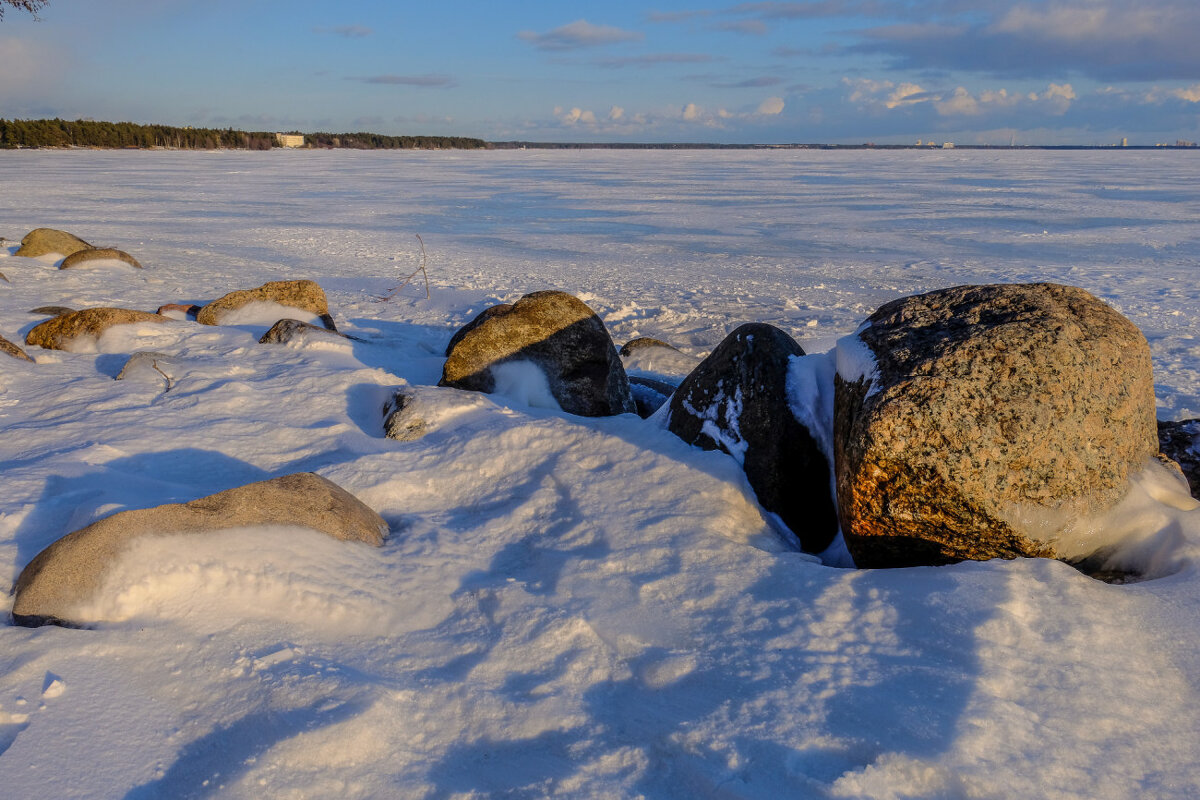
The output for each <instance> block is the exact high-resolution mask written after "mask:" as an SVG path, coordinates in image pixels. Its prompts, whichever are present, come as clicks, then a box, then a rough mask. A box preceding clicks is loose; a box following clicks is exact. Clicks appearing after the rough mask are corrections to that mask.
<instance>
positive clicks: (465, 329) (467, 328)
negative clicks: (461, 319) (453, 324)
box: [446, 303, 512, 358]
mask: <svg viewBox="0 0 1200 800" xmlns="http://www.w3.org/2000/svg"><path fill="white" fill-rule="evenodd" d="M510 310H512V303H499V304H497V305H494V306H489V307H487V308H485V309H484V310H483V311H481V312H479V315H478V316H476V317H475V319H473V320H471V321H470V322H468V323H467V324H466V325H463V326H462V327H461V328H459V329H458V330H457V331H455V332H454V335H453V336H451V337H450V342H449V344H447V345H446V358H449V357H450V353H451V352H452V351H453V350H454V348H455V346H457V345H458V343H459V342H461V341H462V339H463V337H464V336H466V335H467V334H468V333H470V332H471V331H473V330H475V329H476V328H478V327H479V326H480V325H482V324H483V323H485V322H487V321H488V320H489V319H491V318H492V317H494V316H497V315H499V314H507V313H508V312H509V311H510Z"/></svg>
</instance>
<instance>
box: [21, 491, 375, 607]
mask: <svg viewBox="0 0 1200 800" xmlns="http://www.w3.org/2000/svg"><path fill="white" fill-rule="evenodd" d="M262 525H285V526H294V527H301V528H309V529H312V530H315V531H319V532H321V533H325V534H328V535H330V536H332V537H333V538H335V539H340V540H343V541H353V542H365V543H366V544H369V545H373V546H375V547H379V546H380V545H382V544H383V537H384V535H385V534H386V532H387V523H385V522H384V521H383V519H382V518H381V517H380V516H379V515H378V514H376V513H375V512H374V511H372V510H371V509H369V508H367V506H365V505H363V504H362V503H361V502H360V501H359V500H358V499H357V498H356V497H354V496H353V495H352V494H350V493H349V492H347V491H345V490H344V489H342V488H341V487H339V486H337V485H336V484H334V483H332V482H330V481H328V480H326V479H325V478H322V477H321V476H319V475H316V474H314V473H311V472H302V473H297V474H294V475H285V476H283V477H281V478H274V479H272V480H267V481H259V482H257V483H251V484H247V485H245V486H240V487H238V488H236V489H229V490H228V491H224V492H220V493H218V494H214V495H209V496H208V497H202V498H200V499H198V500H193V501H191V502H190V503H172V504H168V505H163V506H158V507H156V508H147V509H140V510H136V511H122V512H119V513H117V514H113V515H112V516H109V517H105V518H104V519H101V520H99V521H97V522H93V523H92V524H91V525H88V526H87V527H86V528H82V529H80V530H77V531H75V532H74V533H69V534H67V535H66V536H64V537H63V538H61V539H59V540H58V541H57V542H55V543H54V544H52V545H50V546H49V547H47V548H46V549H45V550H43V551H42V552H40V553H38V554H37V556H36V557H35V558H34V559H33V561H31V562H29V565H28V566H27V567H25V569H24V570H22V572H21V575H20V577H19V578H17V585H16V590H15V595H16V597H15V599H14V601H13V611H12V613H13V621H14V622H16V623H17V624H18V625H25V626H28V627H36V626H38V625H45V624H59V625H74V624H78V622H77V621H76V620H75V619H74V618H73V614H74V613H75V612H76V609H78V608H79V607H80V605H81V604H83V603H85V602H87V601H88V600H90V599H91V598H92V597H93V596H94V595H95V593H96V591H97V590H98V589H99V588H100V587H101V586H102V584H103V581H104V577H105V573H106V572H107V570H108V569H109V568H110V566H112V564H113V563H114V562H115V561H116V560H117V558H118V556H119V555H120V553H121V551H122V550H123V549H124V548H125V547H127V546H128V545H129V544H130V543H131V542H133V541H134V540H135V539H139V538H141V537H146V536H162V535H168V534H180V533H187V534H201V533H206V532H212V531H221V530H230V529H234V528H249V527H254V526H262Z"/></svg>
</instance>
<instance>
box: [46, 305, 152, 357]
mask: <svg viewBox="0 0 1200 800" xmlns="http://www.w3.org/2000/svg"><path fill="white" fill-rule="evenodd" d="M165 321H166V320H165V318H164V317H160V316H159V315H157V314H151V313H150V312H148V311H134V310H132V309H129V308H85V309H83V310H82V311H72V312H71V313H69V314H63V315H62V316H58V317H54V318H53V319H48V320H46V321H45V322H43V323H42V324H40V325H37V326H35V327H34V328H33V330H31V331H30V332H29V333H28V334H26V336H25V344H28V345H36V346H38V347H45V348H46V349H47V350H65V349H67V347H68V346H69V344H70V342H71V341H72V340H73V339H76V338H78V337H80V336H100V335H101V334H103V333H104V332H105V331H106V330H108V329H109V328H111V327H113V326H114V325H128V324H129V323H131V322H165Z"/></svg>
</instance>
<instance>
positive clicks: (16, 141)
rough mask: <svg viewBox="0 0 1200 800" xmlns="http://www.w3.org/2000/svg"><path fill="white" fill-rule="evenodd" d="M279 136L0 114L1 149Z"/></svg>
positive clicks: (350, 140) (342, 138)
mask: <svg viewBox="0 0 1200 800" xmlns="http://www.w3.org/2000/svg"><path fill="white" fill-rule="evenodd" d="M304 144H305V146H306V147H344V148H351V149H354V150H414V149H425V150H442V149H477V148H481V147H488V146H489V145H488V143H487V142H485V141H483V140H482V139H468V138H465V137H461V136H383V135H381V134H378V133H337V134H334V133H310V134H304ZM279 146H280V142H279V141H278V137H276V135H275V134H274V133H272V132H268V131H239V130H234V129H233V128H227V129H223V130H222V129H219V128H176V127H173V126H170V125H139V124H137V123H134V122H95V121H93V120H82V119H79V120H74V121H71V120H64V119H13V120H8V119H0V148H14V147H106V148H125V147H132V148H150V147H170V148H177V149H180V150H219V149H230V150H270V149H271V148H272V147H279Z"/></svg>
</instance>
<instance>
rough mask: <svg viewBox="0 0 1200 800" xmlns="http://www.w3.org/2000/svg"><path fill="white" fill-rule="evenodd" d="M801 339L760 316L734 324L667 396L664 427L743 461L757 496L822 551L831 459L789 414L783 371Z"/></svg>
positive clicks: (831, 530)
mask: <svg viewBox="0 0 1200 800" xmlns="http://www.w3.org/2000/svg"><path fill="white" fill-rule="evenodd" d="M803 355H804V350H803V349H802V348H801V347H800V345H799V344H797V343H796V342H795V340H793V339H792V337H790V336H788V335H787V334H786V333H784V332H783V331H781V330H780V329H778V328H776V327H773V326H771V325H766V324H764V323H761V322H752V323H747V324H745V325H742V326H740V327H738V328H737V329H736V330H735V331H733V332H732V333H730V334H729V335H728V336H726V337H725V339H724V340H723V341H722V342H721V343H720V344H719V345H717V347H716V349H715V350H713V351H712V353H711V354H710V355H709V356H708V358H706V359H704V360H703V361H701V362H700V365H699V366H698V367H696V369H694V370H693V371H692V373H691V374H690V375H688V376H687V378H685V379H684V381H683V383H681V384H679V388H678V389H676V390H675V393H674V394H673V395H671V400H670V403H671V405H670V419H669V421H668V423H667V428H668V429H669V430H670V431H671V432H672V433H674V434H675V435H676V436H678V437H679V438H681V439H683V440H684V441H685V442H687V443H689V444H694V445H698V446H699V447H702V448H704V449H705V450H714V449H716V448H720V449H721V450H724V451H725V452H727V453H730V454H731V455H733V456H734V458H736V459H737V460H738V461H739V462H741V464H742V468H743V469H744V470H745V471H746V479H747V481H749V483H750V486H751V488H753V489H754V493H755V495H757V497H758V502H759V503H760V504H761V505H762V507H763V508H765V509H766V510H768V511H772V512H774V513H776V514H778V515H779V518H780V519H782V520H783V522H784V523H785V524H786V525H787V526H788V527H789V528H790V529H791V531H792V533H793V534H795V535H796V538H797V539H798V540H799V542H800V546H801V548H803V549H804V550H807V551H808V552H810V553H819V552H821V551H822V550H824V549H825V548H827V547H828V546H829V544H830V542H832V541H833V537H834V536H836V535H837V512H836V510H835V508H834V502H833V497H832V493H831V491H830V481H829V474H830V469H829V460H828V459H827V458H826V457H825V455H824V454H823V453H822V452H821V449H820V447H819V446H818V445H817V442H816V439H815V438H814V436H813V434H812V433H811V432H810V431H809V430H808V428H807V427H805V426H804V425H803V424H801V422H800V421H799V420H797V419H796V417H795V415H794V414H793V413H792V410H791V404H790V402H789V399H788V388H787V381H788V371H789V368H790V366H791V360H792V359H793V358H796V357H799V356H803Z"/></svg>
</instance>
